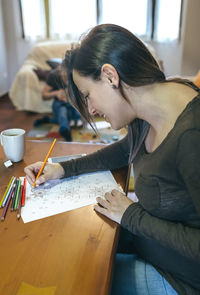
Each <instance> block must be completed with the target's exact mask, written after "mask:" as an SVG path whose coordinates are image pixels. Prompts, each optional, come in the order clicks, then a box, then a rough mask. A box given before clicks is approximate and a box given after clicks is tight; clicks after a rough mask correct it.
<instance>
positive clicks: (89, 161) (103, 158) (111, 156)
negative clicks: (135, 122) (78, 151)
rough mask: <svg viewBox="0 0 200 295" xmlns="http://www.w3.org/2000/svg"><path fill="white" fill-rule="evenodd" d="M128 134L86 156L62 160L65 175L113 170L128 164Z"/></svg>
mask: <svg viewBox="0 0 200 295" xmlns="http://www.w3.org/2000/svg"><path fill="white" fill-rule="evenodd" d="M128 141H129V140H128V135H126V136H125V137H124V138H123V139H122V140H120V141H118V142H116V143H114V144H111V145H109V146H107V147H105V148H103V149H101V150H99V151H97V152H94V153H92V154H90V155H87V156H85V157H82V158H79V159H75V160H71V161H67V162H61V163H60V164H61V166H62V167H63V168H64V171H65V174H64V177H70V176H75V175H79V174H83V173H89V172H94V171H103V170H113V169H117V168H121V167H123V166H126V165H128V160H129V149H130V148H129V142H128Z"/></svg>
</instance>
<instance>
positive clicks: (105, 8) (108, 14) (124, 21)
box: [101, 0, 149, 36]
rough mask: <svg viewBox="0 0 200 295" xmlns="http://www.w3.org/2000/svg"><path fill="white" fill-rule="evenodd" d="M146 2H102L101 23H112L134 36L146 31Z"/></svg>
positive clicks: (113, 0)
mask: <svg viewBox="0 0 200 295" xmlns="http://www.w3.org/2000/svg"><path fill="white" fill-rule="evenodd" d="M148 2H149V1H148V0H140V1H138V0H123V1H119V0H102V18H101V22H102V23H114V24H117V25H120V26H122V27H125V28H126V29H128V30H130V31H131V32H133V33H134V34H136V35H139V36H146V35H147V31H148V26H147V24H148V17H147V16H148Z"/></svg>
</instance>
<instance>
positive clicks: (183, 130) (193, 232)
mask: <svg viewBox="0 0 200 295" xmlns="http://www.w3.org/2000/svg"><path fill="white" fill-rule="evenodd" d="M130 138H131V137H130V136H129V135H127V136H126V137H125V138H124V139H122V140H121V141H119V142H117V143H115V144H113V145H110V146H108V147H106V148H104V149H102V150H99V151H97V152H95V153H93V154H91V155H88V156H86V157H83V158H80V159H77V160H72V161H69V162H65V163H62V166H63V168H64V170H65V177H69V176H72V175H78V174H81V173H85V172H92V171H96V170H106V169H116V168H119V167H123V166H125V165H127V164H128V160H129V152H130ZM199 154H200V95H198V96H196V97H195V98H194V99H193V100H192V101H191V102H190V103H189V104H188V105H187V107H186V108H185V110H184V111H183V112H182V113H181V115H180V116H179V117H178V119H177V121H176V123H175V125H174V127H173V129H172V130H171V131H170V132H169V134H168V135H167V137H166V138H165V139H164V141H163V142H162V143H161V144H160V145H159V147H158V148H157V149H156V150H155V151H154V152H152V153H150V154H148V153H147V152H146V150H145V145H144V144H142V146H141V148H140V149H139V151H138V152H137V155H136V157H135V158H134V162H133V167H134V174H135V192H136V195H137V197H138V199H139V202H138V203H133V204H132V205H130V206H129V207H128V208H127V210H126V211H125V213H124V215H123V217H122V220H121V226H122V227H124V228H126V229H127V230H129V231H130V232H131V233H132V234H133V235H134V241H135V245H134V250H135V249H136V251H137V254H138V255H139V256H140V257H141V258H143V259H145V260H147V261H148V262H150V263H151V264H152V265H154V266H155V267H156V269H157V270H158V271H159V272H160V273H161V274H162V275H163V276H164V277H165V278H166V279H167V280H168V281H169V283H171V285H172V286H173V287H174V288H175V290H176V291H177V292H178V293H179V294H181V295H184V294H187V295H192V294H195V295H197V294H200V155H199Z"/></svg>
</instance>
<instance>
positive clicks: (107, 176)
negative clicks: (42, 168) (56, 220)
mask: <svg viewBox="0 0 200 295" xmlns="http://www.w3.org/2000/svg"><path fill="white" fill-rule="evenodd" d="M112 189H119V187H118V185H117V183H116V181H115V179H114V178H113V176H112V174H111V172H110V171H104V172H95V173H87V174H83V175H80V176H74V177H70V178H66V179H56V180H51V181H47V182H46V183H44V184H42V185H40V186H38V187H35V188H32V187H31V186H30V185H29V184H27V188H26V205H25V207H23V208H22V219H23V221H24V222H29V221H33V220H36V219H40V218H44V217H48V216H51V215H55V214H58V213H62V212H65V211H69V210H72V209H76V208H80V207H83V206H86V205H90V204H94V203H96V197H98V196H101V197H103V196H104V194H105V193H106V192H108V191H111V190H112Z"/></svg>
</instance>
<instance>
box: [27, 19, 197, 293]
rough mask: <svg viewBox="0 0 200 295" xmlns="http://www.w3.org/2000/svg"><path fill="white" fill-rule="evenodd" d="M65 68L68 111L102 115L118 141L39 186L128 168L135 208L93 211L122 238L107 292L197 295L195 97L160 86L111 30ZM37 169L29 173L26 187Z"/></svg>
mask: <svg viewBox="0 0 200 295" xmlns="http://www.w3.org/2000/svg"><path fill="white" fill-rule="evenodd" d="M64 65H65V67H66V70H67V72H68V77H69V92H70V97H71V99H72V101H73V103H74V105H75V106H76V107H77V108H78V110H79V111H80V113H81V114H82V115H83V116H84V117H85V118H86V119H87V120H88V121H90V122H91V117H92V116H95V115H100V116H104V117H105V119H106V120H107V121H108V122H110V124H111V126H112V128H113V129H120V128H122V127H124V126H127V125H128V134H127V136H126V137H125V138H124V139H122V140H121V141H119V142H117V143H115V144H113V145H110V146H108V147H106V148H104V149H102V150H100V151H98V152H96V153H94V154H92V155H88V156H86V157H83V158H80V159H77V160H72V161H70V162H66V163H61V164H54V165H50V164H48V165H47V166H46V167H45V170H44V174H43V175H42V176H41V177H40V178H39V179H38V184H40V183H42V182H44V181H46V180H48V179H53V178H61V177H69V176H72V175H78V174H81V173H85V172H91V171H96V170H105V169H115V168H119V167H122V166H125V165H127V164H128V163H129V162H133V167H134V174H135V191H136V195H137V197H138V199H139V202H138V203H134V202H132V201H131V200H129V199H128V198H127V197H126V196H125V195H124V194H122V193H121V192H119V191H116V190H114V191H112V192H111V193H109V192H108V193H106V195H105V199H106V200H103V199H102V198H97V202H98V204H97V205H95V206H94V209H95V210H96V211H98V212H100V213H101V214H103V215H105V216H107V217H108V218H110V219H112V220H114V221H116V222H118V223H119V224H120V225H121V226H122V228H123V230H122V232H121V238H120V243H119V249H118V253H117V255H116V264H115V271H114V275H113V284H112V291H111V294H120V295H121V294H126V295H128V294H142V295H143V294H154V295H155V294H159V295H160V294H162V295H163V294H170V295H172V294H181V295H182V294H190V295H191V294H200V252H199V249H200V195H199V194H200V185H199V181H200V157H199V150H200V94H199V89H198V88H197V87H195V86H194V85H193V84H192V83H189V82H188V81H185V80H181V79H172V80H170V81H169V80H166V78H165V75H164V74H163V72H162V71H161V70H160V69H159V66H158V64H157V62H156V61H155V59H154V58H153V57H152V55H151V54H150V52H149V51H148V49H147V48H146V47H145V46H144V44H143V43H142V42H141V41H140V40H138V39H137V38H136V37H135V36H134V35H133V34H131V33H130V32H129V31H127V30H126V29H124V28H121V27H119V26H116V25H100V26H97V27H95V28H94V29H93V30H92V31H91V32H89V34H88V35H87V36H86V37H85V38H84V39H83V40H82V42H81V44H80V46H78V47H77V48H75V49H73V50H71V51H67V52H66V57H65V60H64ZM40 167H41V163H40V162H39V163H35V164H33V165H30V166H28V167H26V168H25V172H26V174H27V179H28V181H29V182H30V183H31V184H32V183H33V181H34V180H35V176H34V175H35V173H37V171H38V170H39V168H40Z"/></svg>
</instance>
